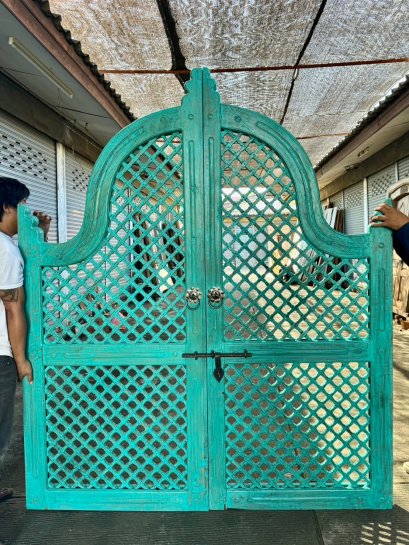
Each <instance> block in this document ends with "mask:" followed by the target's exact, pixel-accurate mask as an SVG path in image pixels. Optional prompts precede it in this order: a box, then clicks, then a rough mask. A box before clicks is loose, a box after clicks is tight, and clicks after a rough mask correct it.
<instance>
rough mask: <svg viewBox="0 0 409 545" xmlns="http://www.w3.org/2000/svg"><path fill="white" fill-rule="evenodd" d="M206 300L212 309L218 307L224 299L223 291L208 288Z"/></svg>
mask: <svg viewBox="0 0 409 545" xmlns="http://www.w3.org/2000/svg"><path fill="white" fill-rule="evenodd" d="M207 298H208V300H209V303H210V305H211V306H212V307H220V306H221V304H222V303H223V299H224V291H223V290H222V289H221V288H210V290H209V291H208V292H207Z"/></svg>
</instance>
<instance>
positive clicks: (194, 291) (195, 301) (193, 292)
mask: <svg viewBox="0 0 409 545" xmlns="http://www.w3.org/2000/svg"><path fill="white" fill-rule="evenodd" d="M201 298H202V292H201V291H200V289H199V288H189V289H188V290H187V291H186V293H185V299H186V301H187V306H188V307H190V308H193V307H195V306H199V305H200V299H201Z"/></svg>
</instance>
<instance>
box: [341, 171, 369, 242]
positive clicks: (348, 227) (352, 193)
mask: <svg viewBox="0 0 409 545" xmlns="http://www.w3.org/2000/svg"><path fill="white" fill-rule="evenodd" d="M344 210H345V233H346V234H347V235H359V234H361V233H364V232H365V231H366V226H365V224H364V223H365V222H364V183H363V181H362V182H359V183H357V184H354V185H352V186H351V187H348V188H347V189H345V190H344Z"/></svg>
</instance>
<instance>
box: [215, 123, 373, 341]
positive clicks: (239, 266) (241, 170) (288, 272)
mask: <svg viewBox="0 0 409 545" xmlns="http://www.w3.org/2000/svg"><path fill="white" fill-rule="evenodd" d="M222 161H223V164H222V169H223V187H222V199H223V271H224V291H225V293H226V299H225V305H224V318H225V320H224V323H225V329H224V338H225V340H246V341H252V340H287V339H290V340H291V339H299V340H306V339H307V340H320V339H324V340H330V339H334V340H335V339H339V340H340V339H349V340H352V339H362V338H367V337H368V335H369V330H368V315H369V294H368V291H369V281H368V276H369V263H368V260H367V259H342V258H339V257H337V256H336V255H328V254H325V253H323V252H322V251H320V250H319V249H318V248H316V247H315V246H314V244H313V243H312V242H311V241H309V240H308V238H307V236H306V235H305V234H304V233H303V232H302V229H301V223H300V218H299V214H298V210H297V195H296V191H295V186H294V183H293V180H292V178H291V173H290V172H289V170H288V168H287V166H286V164H285V162H284V161H283V159H282V158H281V157H280V156H279V155H278V154H277V153H276V152H275V151H274V150H273V149H271V148H270V147H269V146H268V145H266V144H265V143H263V142H262V141H260V140H257V139H256V138H254V137H252V136H248V135H245V134H242V133H236V132H232V131H223V139H222Z"/></svg>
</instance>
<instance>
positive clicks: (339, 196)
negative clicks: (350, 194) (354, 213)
mask: <svg viewBox="0 0 409 545" xmlns="http://www.w3.org/2000/svg"><path fill="white" fill-rule="evenodd" d="M329 200H330V202H331V203H332V206H333V207H334V208H338V210H343V208H344V192H343V191H340V192H339V193H335V195H332V196H331V197H330V199H329Z"/></svg>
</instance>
